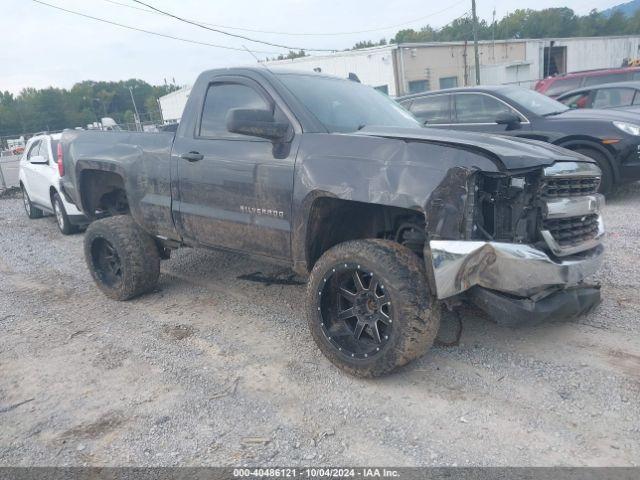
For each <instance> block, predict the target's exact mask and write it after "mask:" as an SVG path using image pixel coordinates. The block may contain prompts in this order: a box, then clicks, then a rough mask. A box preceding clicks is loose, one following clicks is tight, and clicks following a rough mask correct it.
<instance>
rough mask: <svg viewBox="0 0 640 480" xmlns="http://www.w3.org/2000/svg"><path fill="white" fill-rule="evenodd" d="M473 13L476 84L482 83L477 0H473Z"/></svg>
mask: <svg viewBox="0 0 640 480" xmlns="http://www.w3.org/2000/svg"><path fill="white" fill-rule="evenodd" d="M471 14H472V16H473V53H474V55H475V57H476V85H480V53H479V52H478V15H477V14H476V0H471Z"/></svg>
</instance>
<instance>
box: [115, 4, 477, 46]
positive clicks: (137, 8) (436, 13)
mask: <svg viewBox="0 0 640 480" xmlns="http://www.w3.org/2000/svg"><path fill="white" fill-rule="evenodd" d="M104 1H105V2H108V3H111V4H113V5H119V6H121V7H127V8H132V9H134V10H139V11H141V12H146V13H153V14H159V12H157V11H154V10H148V9H146V8H141V7H137V6H135V5H128V4H126V3H122V2H118V1H116V0H104ZM466 1H467V0H460V1H458V2H456V3H454V4H453V5H449V6H448V7H446V8H443V9H442V10H438V11H437V12H433V13H430V14H429V15H425V16H422V17H418V18H414V19H413V20H407V21H405V22H401V23H396V24H394V25H387V26H386V27H377V28H369V29H366V30H355V31H352V32H317V33H310V32H279V31H274V30H258V29H253V28H243V27H232V26H229V25H221V24H216V23H207V22H200V23H202V24H203V25H208V26H210V27H220V28H227V29H229V30H240V31H244V32H253V33H267V34H273V35H289V36H309V37H314V36H337V35H356V34H360V33H371V32H382V31H385V30H390V29H392V28H398V27H403V26H405V25H410V24H412V23H416V22H420V21H422V20H426V19H427V18H431V17H435V16H437V15H440V14H441V13H444V12H446V11H448V10H451V9H453V8H455V7H457V6H458V5H461V4H463V3H465V2H466Z"/></svg>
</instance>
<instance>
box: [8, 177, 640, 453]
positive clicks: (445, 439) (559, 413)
mask: <svg viewBox="0 0 640 480" xmlns="http://www.w3.org/2000/svg"><path fill="white" fill-rule="evenodd" d="M606 221H607V227H608V231H609V233H608V238H607V246H608V253H607V260H606V265H605V267H604V268H603V270H602V271H601V272H600V274H599V275H598V280H599V281H601V282H602V284H603V296H604V303H603V304H602V305H601V306H600V307H599V308H598V309H597V310H596V311H595V312H594V313H593V314H591V315H590V316H589V317H587V318H583V319H580V321H576V322H571V323H557V324H547V325H542V326H537V327H527V328H519V329H510V328H504V327H499V326H497V325H495V324H493V323H491V322H490V321H489V320H487V319H486V318H483V317H482V316H481V315H480V314H479V313H478V312H476V311H474V310H470V309H468V310H465V311H464V312H463V317H464V321H463V325H464V329H463V333H462V338H461V342H460V344H459V345H458V346H455V347H436V348H433V349H432V350H431V351H430V352H429V353H428V354H427V355H425V356H424V357H423V358H422V359H421V360H419V361H417V362H415V363H413V364H412V365H410V366H409V367H407V368H405V369H403V370H402V371H400V372H399V373H398V374H395V375H393V376H390V377H387V378H384V379H381V380H373V381H363V380H358V379H355V378H352V377H349V376H347V375H345V374H343V373H341V372H340V371H338V370H336V369H335V368H334V367H333V366H331V365H330V364H329V362H328V361H327V360H325V359H324V358H323V357H322V356H321V354H320V353H319V351H318V350H317V349H316V347H315V345H314V344H313V342H312V340H311V338H310V335H309V333H308V331H307V328H306V325H305V320H304V318H303V309H302V308H301V305H300V301H301V299H302V295H303V287H302V286H296V285H278V284H272V285H267V284H264V283H259V282H255V281H250V280H246V279H241V278H238V277H239V276H242V275H246V274H251V273H254V272H262V273H263V274H266V275H271V276H273V275H278V274H280V276H281V278H286V275H285V274H282V273H280V272H278V269H277V268H274V267H273V266H270V265H267V264H263V263H258V262H256V261H254V260H248V259H245V258H241V257H238V256H234V255H229V254H221V253H209V252H203V251H194V250H184V251H180V252H178V253H177V254H175V255H174V257H173V258H172V259H171V260H170V261H167V262H164V263H163V267H162V275H161V278H160V284H159V287H158V289H157V291H156V292H155V293H153V294H150V295H146V296H144V297H142V298H139V299H136V300H134V301H130V302H127V303H117V302H113V301H110V300H107V299H106V298H105V297H104V296H103V295H101V294H100V293H99V292H98V291H97V289H96V288H95V287H94V285H93V283H92V282H91V279H90V276H89V274H88V272H87V270H86V269H85V265H84V260H83V258H82V254H81V251H82V234H79V235H74V236H71V237H63V236H61V235H60V234H59V233H58V231H57V228H56V226H55V223H54V221H53V219H52V218H51V217H48V218H44V219H41V220H28V219H27V218H26V216H25V214H24V211H23V209H22V204H21V202H20V200H19V199H15V198H9V199H1V200H0V332H1V333H0V465H83V464H90V465H178V464H179V465H237V464H252V465H301V464H314V465H322V464H324V465H371V464H375V465H393V466H404V465H406V466H413V465H591V466H599V465H638V464H639V463H640V403H639V402H638V398H639V393H640V336H639V334H640V295H639V294H638V291H639V288H640V258H639V256H640V238H639V232H640V184H635V185H632V186H629V187H627V188H625V189H624V190H623V191H621V192H620V193H618V194H617V195H616V196H615V197H613V198H611V199H610V200H609V204H608V205H607V207H606ZM456 325H457V323H456V321H455V318H454V317H453V316H450V317H447V318H446V319H445V321H444V325H443V329H442V330H443V331H442V332H441V337H442V338H443V339H450V338H451V337H452V336H453V335H454V332H455V327H456Z"/></svg>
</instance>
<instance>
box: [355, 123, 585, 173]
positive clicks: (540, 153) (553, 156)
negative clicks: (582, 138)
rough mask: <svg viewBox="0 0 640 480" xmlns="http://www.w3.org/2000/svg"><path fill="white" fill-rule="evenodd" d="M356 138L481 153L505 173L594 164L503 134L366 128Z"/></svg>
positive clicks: (546, 144) (561, 150) (559, 149)
mask: <svg viewBox="0 0 640 480" xmlns="http://www.w3.org/2000/svg"><path fill="white" fill-rule="evenodd" d="M354 135H366V136H373V137H385V138H396V139H399V140H416V141H423V142H434V143H440V144H449V145H452V146H456V147H462V148H468V149H473V150H476V151H481V152H482V153H484V154H485V155H488V156H490V157H492V158H493V159H494V160H496V161H497V162H498V163H499V164H500V165H501V166H502V167H503V168H504V169H506V170H517V169H522V168H531V167H538V166H548V165H551V164H553V163H554V162H576V161H578V162H593V160H591V159H590V158H588V157H585V156H584V155H580V154H578V153H574V152H571V151H569V150H566V149H564V148H560V147H557V146H555V145H551V144H549V143H544V142H540V141H537V140H529V139H525V138H515V137H508V136H504V135H496V134H487V133H473V132H462V131H459V130H444V129H439V128H429V127H425V128H397V127H375V126H371V127H365V128H363V129H362V130H360V131H358V132H355V133H354Z"/></svg>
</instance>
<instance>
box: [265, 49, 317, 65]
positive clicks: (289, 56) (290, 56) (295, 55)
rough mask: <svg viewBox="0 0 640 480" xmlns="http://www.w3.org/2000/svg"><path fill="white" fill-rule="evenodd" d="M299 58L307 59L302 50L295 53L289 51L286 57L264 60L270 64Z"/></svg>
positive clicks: (280, 56)
mask: <svg viewBox="0 0 640 480" xmlns="http://www.w3.org/2000/svg"><path fill="white" fill-rule="evenodd" d="M300 57H308V55H307V53H306V52H305V51H304V50H298V51H297V52H296V51H295V50H289V53H287V54H286V55H282V54H280V55H278V56H277V57H273V58H269V57H267V58H265V61H266V62H270V61H272V60H292V59H294V58H300Z"/></svg>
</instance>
